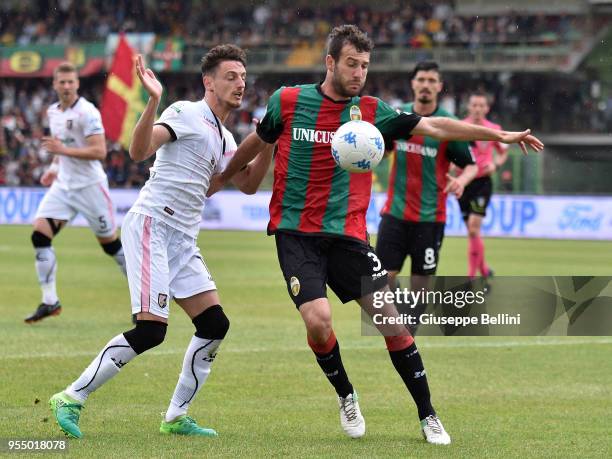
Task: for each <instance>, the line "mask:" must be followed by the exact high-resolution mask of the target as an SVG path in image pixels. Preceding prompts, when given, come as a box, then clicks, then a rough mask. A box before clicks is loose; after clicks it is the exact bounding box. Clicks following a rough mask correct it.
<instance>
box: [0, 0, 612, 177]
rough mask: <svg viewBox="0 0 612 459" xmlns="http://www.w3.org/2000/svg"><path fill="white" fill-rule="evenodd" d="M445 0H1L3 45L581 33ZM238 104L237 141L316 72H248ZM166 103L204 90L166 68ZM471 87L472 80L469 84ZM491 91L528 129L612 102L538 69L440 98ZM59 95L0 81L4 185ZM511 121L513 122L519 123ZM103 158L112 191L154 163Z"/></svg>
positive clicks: (573, 26)
mask: <svg viewBox="0 0 612 459" xmlns="http://www.w3.org/2000/svg"><path fill="white" fill-rule="evenodd" d="M455 4H456V2H455V1H451V0H429V1H415V0H397V1H392V2H382V3H378V4H376V5H375V4H374V3H373V2H369V3H367V2H365V1H356V2H351V3H348V2H336V3H333V4H331V3H330V4H329V5H325V4H324V3H322V2H308V1H306V0H291V1H290V0H270V1H268V2H260V1H257V0H255V1H252V2H248V3H247V2H235V1H228V2H227V4H223V5H222V7H221V2H220V1H219V0H203V1H185V0H159V1H153V0H113V1H108V0H84V1H77V0H33V1H29V2H22V1H19V0H7V1H3V2H0V46H2V45H13V44H19V45H27V44H44V43H59V44H67V43H71V42H75V41H90V40H104V39H105V38H106V37H107V35H108V34H109V33H110V32H117V31H127V32H154V33H156V34H159V35H162V36H182V37H183V38H184V39H185V41H186V43H188V44H192V45H195V46H203V47H207V46H211V45H215V44H218V43H223V42H233V43H237V44H239V45H241V46H243V47H246V48H250V47H257V46H270V45H271V44H272V45H273V46H281V47H285V46H286V47H292V46H296V45H299V44H301V43H304V42H307V43H309V44H317V43H318V44H319V45H321V44H322V43H323V42H324V40H325V37H326V36H327V34H328V33H329V30H330V28H331V27H333V26H334V25H337V24H341V23H355V24H357V25H359V27H360V28H362V29H363V30H365V31H367V32H368V33H369V35H370V36H371V37H372V38H373V40H374V42H375V43H376V46H377V47H385V46H410V47H413V48H429V47H434V46H461V47H467V48H475V47H479V46H488V45H498V44H524V43H528V44H551V43H561V42H569V41H572V40H575V39H577V38H579V37H580V32H579V31H580V30H584V27H585V23H586V21H587V19H586V18H585V17H584V16H583V17H577V16H570V15H560V14H554V15H546V14H539V15H526V14H520V15H519V14H515V13H513V12H511V11H506V12H505V14H504V15H500V16H488V17H463V16H460V15H458V14H457V11H456V9H455ZM249 78H250V79H249V84H248V87H247V93H246V95H245V100H244V104H243V108H242V109H241V110H240V111H237V112H235V113H233V114H232V115H231V117H230V119H229V120H228V123H227V125H228V128H229V129H230V130H231V131H232V132H233V133H234V134H235V136H236V139H237V140H238V141H240V139H241V138H243V137H244V136H246V134H247V133H248V132H250V130H252V129H253V125H252V122H251V120H252V119H253V118H258V119H261V117H262V116H263V114H264V113H265V105H266V102H267V99H268V97H269V95H270V93H271V91H272V90H274V89H275V88H277V87H279V86H280V85H291V84H296V83H304V82H309V81H313V82H315V81H319V79H320V78H321V75H320V74H317V75H303V74H302V75H291V76H287V75H284V76H278V75H262V76H259V77H258V78H254V77H249ZM163 83H164V84H165V85H166V88H165V89H166V98H165V100H167V101H174V100H177V99H187V100H196V99H199V98H201V97H202V88H201V82H200V79H199V78H197V77H195V76H194V75H187V74H179V73H177V74H172V76H171V78H170V77H166V81H163ZM475 85H476V86H475ZM103 87H104V78H103V76H102V75H99V76H95V77H90V78H87V79H83V80H82V82H81V91H80V92H81V94H82V95H83V96H85V97H86V98H87V99H89V100H91V101H92V102H94V103H95V104H96V105H99V102H100V98H101V94H102V91H103ZM473 89H481V90H486V91H487V92H489V93H490V94H491V95H492V96H493V100H494V104H493V107H492V113H491V117H492V118H493V119H494V120H496V121H498V122H501V124H502V125H503V126H504V127H507V128H516V127H524V126H526V125H527V126H530V127H532V128H534V129H535V130H537V131H539V132H541V131H548V132H550V131H563V130H564V131H568V132H575V131H580V132H589V131H599V130H601V129H604V128H609V127H610V126H612V99H610V100H607V101H605V100H602V98H601V94H598V91H597V88H596V87H595V86H594V85H593V84H590V83H589V82H588V81H585V82H584V83H583V84H575V82H574V81H569V80H568V82H567V83H564V82H563V80H560V82H559V83H558V84H555V85H551V84H550V80H546V79H543V78H542V79H539V77H537V76H534V75H521V74H515V75H512V74H504V73H499V74H489V75H461V74H454V75H452V77H450V76H445V90H444V92H443V94H442V95H441V98H440V104H441V105H442V106H443V107H444V108H445V109H446V110H448V111H449V112H451V113H455V114H457V115H458V116H461V115H463V114H465V104H466V99H467V96H468V94H469V91H470V90H473ZM365 93H367V94H373V95H377V96H379V97H381V98H382V99H383V100H385V101H387V102H389V103H390V104H391V105H394V106H398V107H399V106H401V105H402V104H403V103H404V102H407V101H409V100H410V97H411V94H410V89H409V81H408V79H407V76H406V75H405V74H403V75H399V74H397V75H394V74H372V75H370V77H369V78H368V84H367V86H366V89H365ZM54 99H55V96H54V93H53V91H52V89H51V82H50V81H49V80H48V79H46V80H45V79H4V80H3V81H0V185H37V184H38V183H39V179H40V176H41V174H42V173H43V172H44V170H45V168H46V167H47V166H48V164H49V163H50V161H51V159H52V158H51V157H50V156H51V155H49V154H48V153H47V152H45V151H43V150H42V149H41V148H40V142H41V140H40V139H41V137H42V135H43V132H44V131H45V127H46V125H47V120H46V117H45V113H46V109H47V107H48V105H49V104H50V103H52V102H53V101H54ZM517 120H519V121H520V123H521V126H516V122H517ZM107 147H108V155H107V158H106V161H105V168H106V170H107V173H108V176H109V181H110V184H111V186H113V187H139V186H141V185H142V184H143V183H144V182H145V181H146V179H147V177H148V169H149V167H150V165H151V160H149V161H145V162H143V163H138V164H135V163H133V162H132V161H131V160H130V159H129V157H128V155H127V152H126V151H125V149H124V148H122V147H121V145H119V144H117V143H114V142H108V145H107Z"/></svg>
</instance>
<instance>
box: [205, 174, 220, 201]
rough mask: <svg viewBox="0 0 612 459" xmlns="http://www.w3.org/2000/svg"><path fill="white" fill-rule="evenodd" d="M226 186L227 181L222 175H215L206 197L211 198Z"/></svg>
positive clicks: (211, 179)
mask: <svg viewBox="0 0 612 459" xmlns="http://www.w3.org/2000/svg"><path fill="white" fill-rule="evenodd" d="M224 186H225V181H224V180H223V177H222V176H221V174H215V175H213V176H212V177H211V178H210V184H209V185H208V191H206V197H207V198H210V197H211V196H212V195H213V194H215V193H216V192H217V191H219V190H220V189H221V188H223V187H224Z"/></svg>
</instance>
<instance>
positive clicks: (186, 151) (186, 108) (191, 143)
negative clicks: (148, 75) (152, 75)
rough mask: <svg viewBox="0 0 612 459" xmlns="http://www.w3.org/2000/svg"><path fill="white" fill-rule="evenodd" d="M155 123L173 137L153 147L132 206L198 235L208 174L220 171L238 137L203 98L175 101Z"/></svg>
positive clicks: (189, 233) (208, 178) (207, 184)
mask: <svg viewBox="0 0 612 459" xmlns="http://www.w3.org/2000/svg"><path fill="white" fill-rule="evenodd" d="M155 124H156V125H161V126H164V127H165V128H166V129H168V131H169V132H170V135H171V137H172V140H171V141H170V142H167V143H166V144H164V145H163V146H162V147H161V148H160V149H159V150H157V156H156V158H155V163H154V164H153V167H152V168H151V170H150V171H151V176H150V178H149V180H147V183H145V185H144V187H143V188H142V190H141V191H140V194H139V196H138V199H137V200H136V203H135V204H134V205H133V206H132V209H131V210H130V212H134V213H138V214H143V215H149V216H151V217H154V218H156V219H159V220H161V221H163V222H165V223H166V224H167V225H169V226H171V227H172V228H174V229H177V230H179V231H182V232H184V233H186V234H188V235H190V236H192V237H194V238H196V237H197V235H198V232H199V230H200V220H201V219H202V211H203V210H204V201H205V199H206V191H208V187H209V184H210V178H211V177H212V175H213V174H217V173H220V172H223V170H224V169H225V167H226V166H227V163H228V162H229V159H230V158H231V156H232V155H233V154H234V152H235V151H236V148H237V146H236V141H235V140H234V136H233V135H232V134H231V133H230V132H229V131H228V130H227V129H226V128H225V127H224V126H223V125H222V124H221V122H220V121H219V119H218V118H217V117H216V116H215V114H214V113H213V112H212V110H211V109H210V107H209V106H208V104H207V103H206V102H205V101H204V100H200V101H198V102H190V101H179V102H175V103H174V104H172V105H170V107H168V108H167V109H166V110H164V112H163V113H162V115H161V117H160V118H159V120H157V121H156V123H155Z"/></svg>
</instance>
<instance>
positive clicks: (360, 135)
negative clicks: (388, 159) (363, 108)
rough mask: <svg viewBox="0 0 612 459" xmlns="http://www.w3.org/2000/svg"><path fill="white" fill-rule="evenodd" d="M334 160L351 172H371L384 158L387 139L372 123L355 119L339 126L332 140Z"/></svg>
mask: <svg viewBox="0 0 612 459" xmlns="http://www.w3.org/2000/svg"><path fill="white" fill-rule="evenodd" d="M331 153H332V156H333V157H334V161H336V163H337V164H338V166H340V167H341V168H342V169H344V170H346V171H349V172H370V171H371V170H372V169H373V168H374V167H376V166H377V165H378V163H379V162H380V161H381V160H382V158H383V155H384V153H385V141H384V140H383V136H382V134H381V133H380V131H379V130H378V129H377V128H376V126H374V125H373V124H371V123H368V122H367V121H362V120H353V121H349V122H348V123H344V124H343V125H342V126H340V127H339V128H338V130H337V131H336V133H335V134H334V138H333V139H332V142H331Z"/></svg>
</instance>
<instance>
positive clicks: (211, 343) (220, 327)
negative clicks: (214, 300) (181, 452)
mask: <svg viewBox="0 0 612 459" xmlns="http://www.w3.org/2000/svg"><path fill="white" fill-rule="evenodd" d="M192 322H193V325H194V326H195V328H196V331H195V334H194V336H193V337H192V338H191V342H190V343H189V346H188V347H187V351H186V352H185V358H184V359H183V368H182V370H181V374H180V375H179V380H178V383H177V384H176V388H175V389H174V394H173V395H172V399H171V400H170V405H169V406H168V410H167V411H166V415H165V418H164V420H163V421H162V425H161V428H160V430H161V431H162V432H163V433H181V432H178V431H168V426H169V425H170V424H174V422H176V421H178V420H179V418H181V419H182V418H183V417H185V419H190V418H188V417H186V416H185V415H186V414H187V410H188V408H189V405H190V404H191V403H192V402H193V400H194V398H195V396H196V394H197V393H198V392H199V391H200V389H201V388H202V386H203V385H204V383H205V382H206V380H207V379H208V375H210V372H211V367H212V364H213V362H214V360H215V357H216V356H217V350H218V349H219V346H220V345H221V343H222V342H223V338H225V335H226V334H227V332H228V330H229V326H230V322H229V319H228V318H227V316H226V315H225V313H224V312H223V308H222V307H221V305H218V304H216V305H214V306H211V307H209V308H207V309H206V310H205V311H203V312H202V313H201V314H199V315H197V316H196V317H194V318H193V320H192ZM183 424H184V423H180V425H181V426H183ZM185 426H187V424H185V425H184V426H183V427H185ZM183 427H181V429H182V428H183ZM185 428H186V427H185ZM188 430H189V429H188ZM196 430H197V429H196ZM196 430H194V432H195V431H196ZM189 432H191V430H189ZM188 435H191V433H189V434H188Z"/></svg>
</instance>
